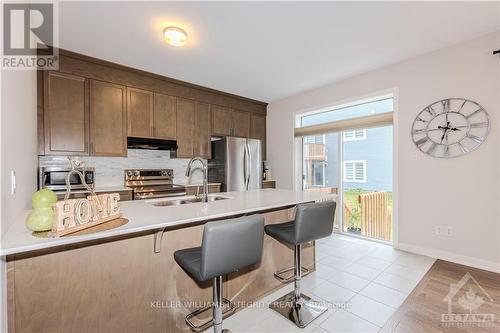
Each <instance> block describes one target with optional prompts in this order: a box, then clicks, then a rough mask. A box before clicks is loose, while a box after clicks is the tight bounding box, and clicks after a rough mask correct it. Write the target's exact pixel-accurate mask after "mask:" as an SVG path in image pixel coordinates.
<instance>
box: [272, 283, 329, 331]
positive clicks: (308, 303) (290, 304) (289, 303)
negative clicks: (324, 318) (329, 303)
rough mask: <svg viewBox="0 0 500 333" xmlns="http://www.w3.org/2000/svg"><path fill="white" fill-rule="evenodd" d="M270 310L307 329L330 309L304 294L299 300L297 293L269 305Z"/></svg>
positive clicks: (289, 294)
mask: <svg viewBox="0 0 500 333" xmlns="http://www.w3.org/2000/svg"><path fill="white" fill-rule="evenodd" d="M269 308H270V309H272V310H274V311H276V312H278V313H279V314H280V315H282V316H283V317H285V318H286V319H288V320H290V321H291V322H293V323H294V324H295V325H297V326H298V327H300V328H304V327H306V326H307V325H309V324H310V323H311V322H312V321H313V320H314V319H316V318H318V317H319V316H321V315H322V314H323V313H325V312H326V311H327V310H328V307H326V306H324V305H322V304H321V303H320V302H318V301H315V300H313V299H311V298H310V297H309V296H306V295H304V294H300V298H299V299H298V300H297V298H296V297H295V291H292V292H290V293H288V294H286V295H284V296H282V297H280V298H278V299H277V300H275V301H274V302H272V303H271V304H270V305H269Z"/></svg>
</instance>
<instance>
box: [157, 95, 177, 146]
mask: <svg viewBox="0 0 500 333" xmlns="http://www.w3.org/2000/svg"><path fill="white" fill-rule="evenodd" d="M153 113H154V115H153V136H154V137H156V138H160V139H173V140H175V139H176V138H177V101H176V98H175V97H174V96H168V95H164V94H158V93H155V94H154V112H153Z"/></svg>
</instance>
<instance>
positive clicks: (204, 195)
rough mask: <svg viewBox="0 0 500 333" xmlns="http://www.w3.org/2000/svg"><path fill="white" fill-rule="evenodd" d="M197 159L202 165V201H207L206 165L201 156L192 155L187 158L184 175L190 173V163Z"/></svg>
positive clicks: (187, 175)
mask: <svg viewBox="0 0 500 333" xmlns="http://www.w3.org/2000/svg"><path fill="white" fill-rule="evenodd" d="M195 161H199V162H200V163H201V164H202V165H203V198H202V199H203V202H208V165H207V162H205V161H204V160H203V159H202V158H201V157H193V158H192V159H190V160H189V163H188V166H187V169H186V177H189V176H190V175H191V165H192V164H193V162H195Z"/></svg>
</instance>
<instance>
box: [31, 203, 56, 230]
mask: <svg viewBox="0 0 500 333" xmlns="http://www.w3.org/2000/svg"><path fill="white" fill-rule="evenodd" d="M53 222H54V211H53V210H52V208H37V209H34V210H33V211H32V212H31V214H30V215H29V216H28V219H27V220H26V226H27V227H28V229H30V230H31V231H37V232H38V231H47V230H50V229H52V223H53Z"/></svg>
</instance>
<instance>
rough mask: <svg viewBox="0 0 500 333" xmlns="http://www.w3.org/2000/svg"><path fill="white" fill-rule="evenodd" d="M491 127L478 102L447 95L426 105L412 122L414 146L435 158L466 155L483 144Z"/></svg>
mask: <svg viewBox="0 0 500 333" xmlns="http://www.w3.org/2000/svg"><path fill="white" fill-rule="evenodd" d="M489 129H490V120H489V116H488V113H487V112H486V111H485V110H484V109H483V107H482V106H481V105H479V104H478V103H476V102H474V101H471V100H468V99H463V98H448V99H443V100H441V101H439V102H435V103H433V104H431V105H429V106H427V107H425V108H424V109H423V110H422V111H421V112H420V113H419V114H418V116H417V118H416V119H415V121H414V122H413V127H412V134H411V135H412V139H413V142H414V143H415V145H416V146H417V148H418V149H419V150H420V151H422V152H424V153H426V154H428V155H431V156H434V157H440V158H452V157H457V156H460V155H464V154H467V153H469V152H471V151H473V150H474V149H476V148H477V147H479V145H481V143H483V141H484V140H485V139H486V136H487V135H488V132H489Z"/></svg>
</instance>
